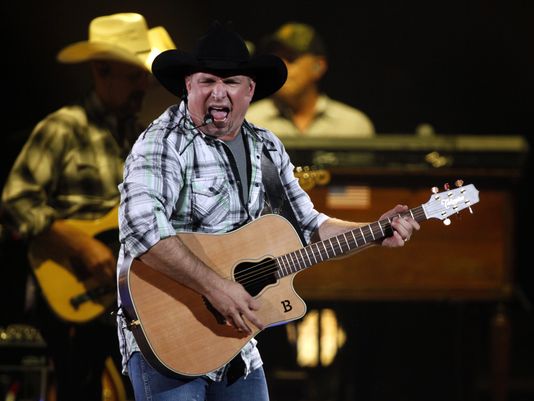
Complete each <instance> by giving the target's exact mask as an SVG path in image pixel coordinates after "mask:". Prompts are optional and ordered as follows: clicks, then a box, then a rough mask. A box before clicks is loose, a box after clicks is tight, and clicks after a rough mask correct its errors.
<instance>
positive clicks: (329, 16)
mask: <svg viewBox="0 0 534 401" xmlns="http://www.w3.org/2000/svg"><path fill="white" fill-rule="evenodd" d="M1 10H2V20H3V24H2V25H3V35H2V36H3V38H4V39H3V64H4V65H3V69H4V73H3V74H2V88H3V103H4V106H3V112H2V116H3V121H4V122H3V124H4V125H3V127H4V128H3V129H2V131H3V132H2V134H1V135H0V136H1V140H2V147H1V150H0V151H1V152H2V153H1V154H2V157H1V161H0V174H1V177H0V178H1V182H0V184H3V181H4V179H5V176H6V174H7V172H8V170H9V168H10V166H11V164H12V162H13V159H14V157H15V156H16V154H17V153H18V151H19V149H20V147H21V146H22V144H23V142H24V140H25V138H26V136H27V135H28V133H29V130H30V129H31V128H32V127H33V125H34V124H35V123H36V122H37V121H38V120H39V119H41V118H42V117H44V116H45V115H46V114H47V113H49V112H51V111H53V110H55V109H56V108H58V107H60V106H62V105H63V104H65V103H66V102H68V101H69V100H71V99H73V98H74V97H76V96H78V95H80V94H81V93H82V92H83V91H84V90H85V89H86V88H87V85H88V80H87V77H88V75H87V74H86V72H87V71H86V70H85V69H84V68H83V67H82V66H75V65H61V64H58V63H56V61H55V55H56V54H57V52H58V51H59V50H60V49H61V48H62V47H63V46H65V45H67V44H70V43H73V42H76V41H79V40H85V39H86V38H87V29H88V24H89V21H90V20H91V19H92V18H94V17H96V16H99V15H104V14H109V13H114V12H126V11H136V12H140V13H142V14H143V15H144V16H145V17H146V19H147V21H148V24H149V26H150V27H153V26H156V25H163V26H165V27H166V29H167V30H168V31H169V33H170V35H171V36H172V38H173V40H174V41H175V43H176V44H177V46H178V47H179V48H183V49H186V50H187V49H190V48H191V47H192V46H193V44H194V43H195V41H196V38H197V37H198V36H199V35H200V34H202V33H203V32H205V30H206V28H207V27H208V25H209V23H210V22H211V21H212V20H213V19H219V20H222V21H226V20H231V21H233V22H234V24H235V26H236V29H237V31H238V32H240V33H241V35H242V36H243V37H244V38H245V39H247V40H250V41H252V42H256V41H257V40H258V39H259V38H260V37H261V36H262V35H263V34H265V33H269V32H271V31H273V30H274V29H275V28H276V27H277V26H279V25H280V24H282V23H284V22H286V21H289V20H299V21H303V22H307V23H310V24H312V25H314V26H315V27H316V28H317V29H318V31H319V32H321V33H322V35H323V36H324V38H325V41H326V43H327V44H328V48H329V53H330V70H329V72H328V75H327V77H326V79H325V81H324V84H323V86H324V88H325V89H326V91H327V92H328V93H329V94H330V95H331V96H332V97H333V98H337V99H339V100H342V101H345V102H347V103H349V104H351V105H353V106H355V107H358V108H360V109H361V110H363V111H365V112H366V113H367V114H368V115H369V116H370V118H371V119H372V121H373V122H374V124H375V127H376V130H377V132H378V133H379V134H389V133H406V134H409V133H414V131H415V129H416V127H417V126H418V124H421V123H428V124H431V125H432V126H433V127H434V129H435V131H436V132H437V133H438V134H443V135H453V134H474V135H493V134H496V135H503V136H506V135H523V136H525V137H526V138H527V140H528V141H529V143H530V144H532V138H533V136H534V123H533V120H534V119H533V114H532V110H533V106H534V104H533V102H532V92H533V89H534V83H533V71H534V59H533V55H534V24H533V23H532V21H533V20H534V2H532V1H527V0H524V1H520V0H511V1H496V0H487V1H484V0H465V1H459V0H453V1H447V2H434V1H393V0H390V1H387V0H374V1H372V0H366V1H355V2H350V3H347V2H346V1H342V0H330V1H327V2H320V3H319V4H317V5H313V3H312V2H304V1H287V0H285V1H281V0H271V1H264V2H252V1H248V2H245V1H233V2H232V1H228V2H221V1H202V0H198V1H178V0H166V1H163V0H151V1H146V0H145V1H141V0H131V1H118V0H106V1H103V0H94V1H88V2H85V1H4V2H2V5H1ZM531 166H532V163H531V161H530V159H529V161H528V162H527V165H526V166H525V176H524V179H523V183H522V185H521V186H520V188H519V195H520V197H519V198H520V201H519V210H518V216H519V221H518V227H519V228H518V233H517V238H518V244H517V249H516V251H517V256H518V265H517V268H516V271H515V273H516V277H517V280H516V281H517V284H518V285H517V288H518V289H519V290H521V291H519V292H518V293H519V294H523V295H524V297H517V298H516V299H515V300H514V302H513V311H512V316H513V318H514V320H513V325H514V337H513V342H512V344H513V349H512V377H517V378H518V379H524V378H526V379H525V380H523V381H520V383H523V384H518V385H517V386H518V388H521V389H522V390H517V392H516V393H517V394H519V395H518V396H517V399H518V400H519V399H521V400H527V399H530V400H532V399H534V388H532V387H534V385H532V383H534V372H533V371H532V366H531V365H532V364H530V365H529V364H528V363H527V362H526V361H528V360H530V361H532V360H533V359H534V345H533V344H532V342H533V338H534V335H532V334H534V329H533V325H534V324H533V320H534V319H533V314H532V313H533V312H532V311H531V309H530V308H531V305H530V302H531V301H532V299H533V298H534V297H533V294H534V274H533V273H531V266H530V264H531V261H530V259H531V258H530V254H529V253H528V250H529V246H530V243H529V241H530V240H531V238H532V235H531V234H530V227H531V225H532V216H531V213H530V211H529V206H530V205H529V202H528V196H527V195H528V194H527V189H528V184H529V182H530V180H531V177H532V174H531V173H532V167H531ZM407 184H408V183H407ZM1 249H2V250H1V252H2V259H1V260H0V283H1V284H0V286H1V289H0V296H1V303H0V307H1V308H2V314H1V321H0V325H5V324H8V323H12V322H17V321H20V320H23V317H22V316H23V315H22V302H23V299H22V298H23V285H24V284H23V283H24V279H23V278H24V276H25V274H26V271H25V265H24V262H23V257H21V255H22V251H23V246H22V245H21V244H19V243H18V242H16V241H12V240H10V239H4V241H3V242H2V248H1ZM317 306H319V307H321V306H323V305H317ZM354 307H357V308H360V309H364V310H365V311H366V312H365V314H367V315H369V316H370V317H369V318H368V321H369V323H370V326H371V327H372V330H371V331H369V333H371V334H369V336H370V337H373V338H380V339H381V340H382V342H381V344H382V347H381V349H380V350H373V352H371V354H372V356H373V357H375V358H374V359H372V360H373V361H374V362H373V363H374V366H373V369H374V370H375V372H377V374H376V375H375V376H374V377H375V381H376V382H377V383H378V384H376V385H375V387H374V390H373V391H374V392H373V393H372V394H374V396H375V399H377V400H378V399H390V400H391V399H395V400H400V399H411V400H412V401H413V400H418V399H421V400H428V399H432V400H437V399H443V400H467V399H470V400H471V399H486V398H484V397H487V396H488V394H487V391H486V392H484V388H485V389H486V390H487V386H486V387H484V386H483V385H480V381H477V380H478V378H479V377H486V376H484V375H485V374H486V373H487V370H488V361H487V360H485V359H484V358H485V357H484V356H483V355H485V352H486V348H485V347H486V346H487V342H488V341H489V340H488V339H487V338H486V337H487V333H485V331H484V330H483V325H484V323H481V322H483V321H484V319H483V318H484V317H485V316H486V314H487V313H488V312H487V310H486V306H485V305H481V306H477V305H474V306H465V305H441V304H425V303H416V304H413V303H412V304H409V305H406V304H396V303H388V304H381V305H376V304H372V305H366V304H359V305H345V304H340V305H338V308H339V310H342V311H345V312H347V311H351V310H352V309H353V308H354ZM372 316H376V317H375V318H374V320H373V317H372ZM373 330H374V331H373ZM458 330H463V331H464V332H468V333H471V335H473V336H474V337H473V338H474V340H473V342H472V343H471V342H470V343H468V344H465V343H463V344H459V341H458V338H460V337H458ZM273 332H274V333H273V336H272V338H277V339H278V338H279V337H280V336H279V334H280V331H275V330H273ZM395 333H397V334H395ZM529 333H530V334H529ZM261 340H262V341H263V342H264V343H265V347H266V349H268V353H267V355H266V356H265V359H266V361H267V362H268V363H267V369H269V367H270V366H273V365H274V366H283V365H284V364H285V363H286V362H287V361H286V360H284V357H283V356H280V358H278V357H277V356H276V355H275V351H276V349H277V348H276V346H273V344H272V342H273V340H272V339H271V340H270V339H269V338H268V334H267V333H262V335H261ZM277 341H278V340H277ZM372 344H373V345H374V346H376V344H377V343H376V342H373V343H372ZM367 356H369V354H368V353H367ZM462 358H467V360H468V361H469V362H468V363H464V362H462V361H464V359H462ZM349 365H350V364H349ZM349 365H343V366H344V372H343V380H344V383H346V382H350V381H351V375H354V378H356V376H358V375H359V374H360V373H361V370H362V369H363V370H365V368H363V367H357V368H355V369H354V370H349V371H347V370H346V367H347V366H349ZM380 366H382V367H385V366H387V369H381V368H380ZM313 374H315V375H319V377H318V378H314V381H313V383H315V385H316V386H315V387H314V386H313V383H312V381H310V382H308V383H300V384H299V386H298V388H299V389H300V390H302V388H303V387H304V388H309V389H311V390H309V391H308V392H307V393H302V394H301V395H302V396H300V395H295V397H294V398H291V397H288V396H290V395H291V394H288V392H289V393H291V392H293V391H295V388H297V387H294V388H292V387H289V388H287V389H284V391H286V394H285V395H281V393H277V394H273V395H272V398H273V399H274V400H276V399H278V400H281V399H285V398H284V397H287V399H345V400H348V399H357V397H355V395H354V394H352V393H351V392H350V391H353V390H354V388H353V387H351V386H348V387H346V388H348V389H349V390H346V391H344V392H343V393H342V394H338V393H337V390H336V391H334V390H332V391H329V388H330V387H329V386H334V387H335V385H336V383H337V381H336V380H340V379H339V377H340V376H339V375H337V374H336V373H334V374H332V375H331V376H332V377H336V378H331V376H329V373H328V372H318V373H317V372H316V373H313ZM313 374H312V376H313ZM273 380H275V379H273ZM482 382H483V380H482ZM525 382H526V383H530V387H529V386H528V385H524V383H525ZM297 383H298V381H297ZM317 383H322V384H324V385H323V387H322V390H321V389H318V388H317V387H321V385H322V384H320V385H317ZM466 383H467V384H466ZM476 383H478V384H476ZM477 386H478V387H477ZM273 388H274V390H273V391H276V389H280V388H282V387H280V386H278V387H277V386H276V385H274V387H273ZM314 388H315V389H314ZM336 388H337V387H336ZM377 388H380V390H377ZM481 388H482V390H480V389H481ZM350 389H352V390H350ZM388 389H389V390H388ZM477 389H478V390H480V391H478V390H477ZM529 389H530V390H529ZM300 390H299V391H300ZM280 391H282V390H280ZM354 391H356V390H354ZM529 391H532V392H529ZM399 394H405V395H406V398H403V396H400V395H399ZM299 397H300V398H299ZM313 397H315V398H313ZM381 397H383V398H381Z"/></svg>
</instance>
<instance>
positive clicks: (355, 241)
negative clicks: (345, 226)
mask: <svg viewBox="0 0 534 401" xmlns="http://www.w3.org/2000/svg"><path fill="white" fill-rule="evenodd" d="M350 233H351V234H352V238H354V243H355V244H356V247H358V240H357V239H356V236H355V235H354V230H350Z"/></svg>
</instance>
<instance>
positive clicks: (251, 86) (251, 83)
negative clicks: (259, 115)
mask: <svg viewBox="0 0 534 401" xmlns="http://www.w3.org/2000/svg"><path fill="white" fill-rule="evenodd" d="M255 90H256V81H254V80H253V79H252V78H250V79H249V84H248V93H249V96H250V98H251V99H252V98H253V97H254V92H255Z"/></svg>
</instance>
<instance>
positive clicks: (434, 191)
mask: <svg viewBox="0 0 534 401" xmlns="http://www.w3.org/2000/svg"><path fill="white" fill-rule="evenodd" d="M431 191H432V193H433V194H437V193H438V192H439V188H438V187H432V189H431Z"/></svg>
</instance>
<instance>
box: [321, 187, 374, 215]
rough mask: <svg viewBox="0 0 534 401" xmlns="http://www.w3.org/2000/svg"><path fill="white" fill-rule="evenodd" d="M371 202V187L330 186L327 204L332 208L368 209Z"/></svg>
mask: <svg viewBox="0 0 534 401" xmlns="http://www.w3.org/2000/svg"><path fill="white" fill-rule="evenodd" d="M370 204H371V189H370V188H369V187H366V186H357V185H346V186H330V187H328V193H327V195H326V206H327V207H328V208H330V209H367V208H369V206H370Z"/></svg>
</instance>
